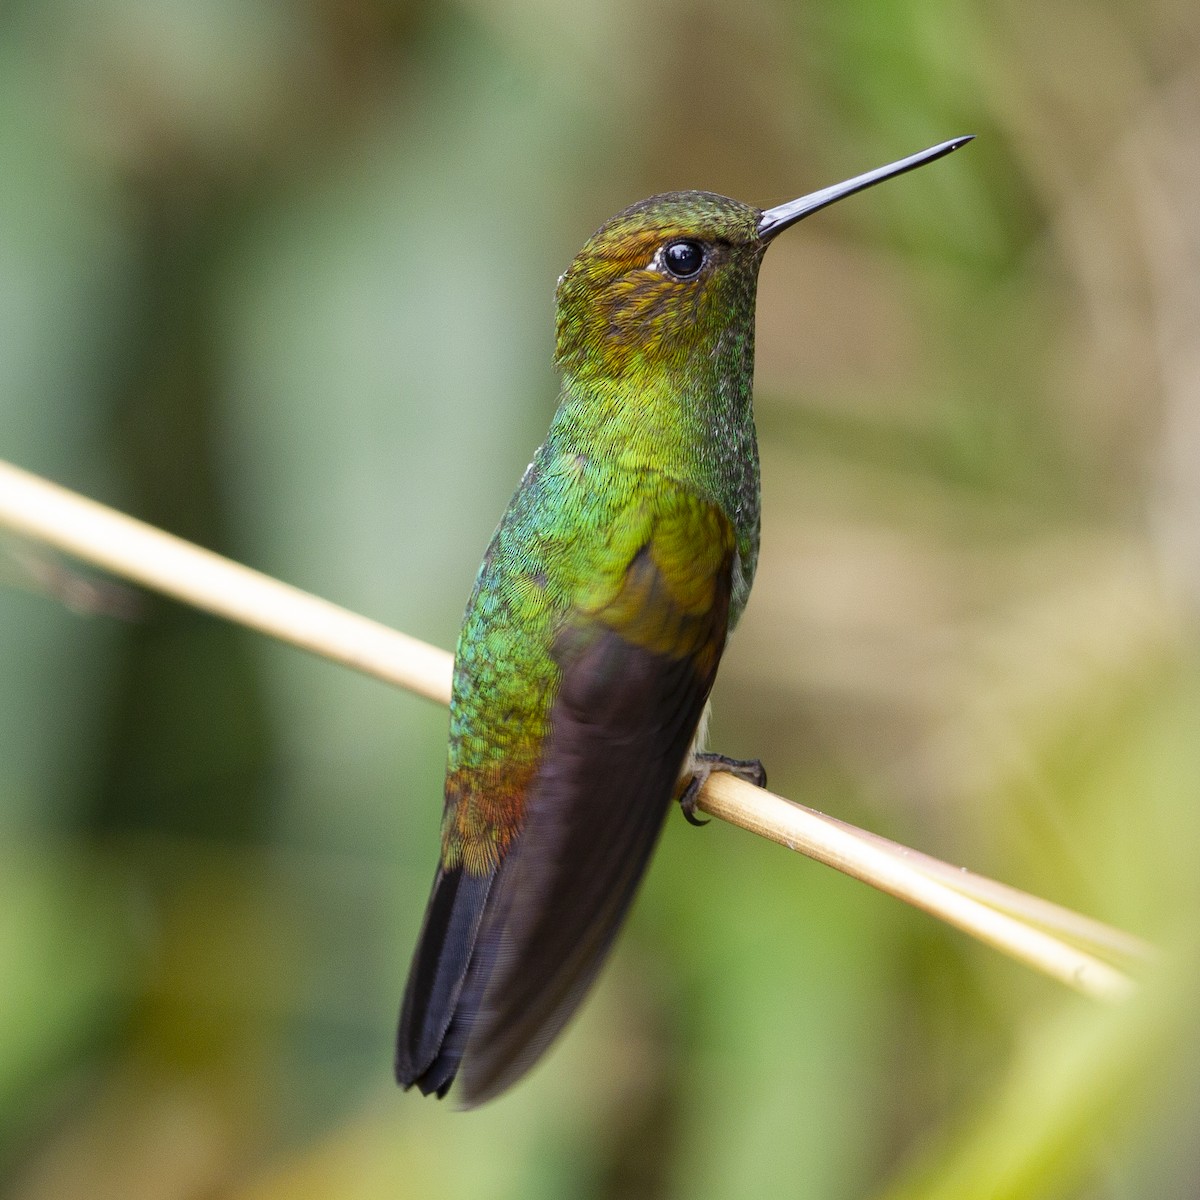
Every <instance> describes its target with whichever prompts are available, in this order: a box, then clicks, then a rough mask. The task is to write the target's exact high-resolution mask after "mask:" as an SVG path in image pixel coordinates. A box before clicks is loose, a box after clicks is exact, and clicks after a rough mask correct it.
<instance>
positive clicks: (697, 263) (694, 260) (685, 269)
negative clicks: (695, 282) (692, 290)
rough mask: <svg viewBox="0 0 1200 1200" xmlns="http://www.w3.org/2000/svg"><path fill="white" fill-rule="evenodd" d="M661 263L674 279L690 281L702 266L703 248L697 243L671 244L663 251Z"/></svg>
mask: <svg viewBox="0 0 1200 1200" xmlns="http://www.w3.org/2000/svg"><path fill="white" fill-rule="evenodd" d="M663 263H664V264H665V265H666V268H667V270H668V271H670V272H671V274H672V275H674V276H675V278H676V279H691V277H692V276H693V275H697V274H699V272H700V268H701V267H702V266H704V247H703V246H702V245H701V244H700V243H699V242H693V241H682V242H671V244H670V245H669V246H667V247H666V248H665V249H664V250H663Z"/></svg>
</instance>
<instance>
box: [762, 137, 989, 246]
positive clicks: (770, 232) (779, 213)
mask: <svg viewBox="0 0 1200 1200" xmlns="http://www.w3.org/2000/svg"><path fill="white" fill-rule="evenodd" d="M974 137H975V135H974V134H973V133H969V134H967V135H966V136H965V137H956V138H951V140H950V141H948V142H942V143H941V144H940V145H937V146H930V147H929V149H928V150H922V151H921V153H920V154H910V155H909V156H908V158H902V159H901V160H900V161H899V162H894V163H891V164H889V165H888V166H886V167H876V168H875V170H874V171H868V172H867V173H866V174H865V175H855V177H854V178H853V179H847V180H846V182H845V183H835V184H834V185H833V187H827V188H822V189H821V190H820V191H819V192H813V193H811V195H808V196H801V197H800V199H799V200H789V201H788V202H787V203H786V204H780V205H777V206H776V207H775V208H768V209H767V210H766V212H764V213H763V215H762V216H761V217H759V218H758V236H759V237H760V238H762V240H763V241H764V242H765V241H768V240H769V239H770V238H773V237H774V236H775V235H776V234H777V233H782V232H783V230H785V229H786V228H787V227H788V226H789V225H795V223H796V222H797V221H802V220H803V219H804V218H805V217H809V216H812V214H813V213H815V212H818V211H819V210H820V209H822V208H827V207H828V206H829V205H830V204H833V203H834V201H836V200H842V199H844V198H845V197H846V196H853V195H854V193H855V192H861V191H862V190H863V189H864V188H869V187H874V186H875V185H876V184H877V183H882V182H883V181H884V180H885V179H892V178H894V177H895V176H896V175H903V174H904V172H905V171H912V170H914V169H915V168H916V167H923V166H924V165H925V164H926V163H931V162H933V161H934V160H935V159H938V158H941V157H943V156H944V155H946V154H950V153H952V152H953V151H955V150H957V149H958V148H959V146H965V145H966V144H967V143H968V142H969V141H971V140H972V139H973V138H974Z"/></svg>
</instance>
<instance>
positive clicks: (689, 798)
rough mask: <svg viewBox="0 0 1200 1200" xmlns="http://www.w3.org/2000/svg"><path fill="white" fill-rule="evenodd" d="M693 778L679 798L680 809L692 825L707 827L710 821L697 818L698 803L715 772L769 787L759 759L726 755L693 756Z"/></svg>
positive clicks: (691, 765)
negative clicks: (724, 772)
mask: <svg viewBox="0 0 1200 1200" xmlns="http://www.w3.org/2000/svg"><path fill="white" fill-rule="evenodd" d="M689 766H690V767H691V778H690V779H689V780H688V782H687V786H686V787H685V788H684V789H683V791H682V792H681V793H680V796H679V807H680V808H681V809H683V815H684V816H685V817H686V818H687V819H688V823H689V824H692V825H707V824H708V820H707V819H705V820H702V819H701V818H700V817H698V816H696V802H697V801H698V800H699V799H700V789H701V788H702V787H704V785H705V783H706V782H707V781H708V777H709V776H710V775H711V774H712V773H713V772H714V771H727V772H728V773H729V774H730V775H734V776H736V777H737V778H738V779H742V780H744V781H745V782H746V783H752V784H754V786H755V787H766V786H767V772H766V769H765V768H764V767H763V765H762V763H760V762H759V761H758V759H757V758H747V759H742V758H726V757H725V755H724V754H693V755H692V760H691V762H690V764H689Z"/></svg>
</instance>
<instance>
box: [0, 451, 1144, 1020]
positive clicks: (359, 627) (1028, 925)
mask: <svg viewBox="0 0 1200 1200" xmlns="http://www.w3.org/2000/svg"><path fill="white" fill-rule="evenodd" d="M0 526H6V527H7V528H8V529H10V530H12V531H13V532H14V533H17V534H19V535H21V536H22V537H25V538H29V539H32V540H35V541H39V542H44V543H46V544H48V545H50V546H54V547H56V548H57V549H59V550H61V551H64V552H65V553H67V554H70V555H73V556H75V557H76V558H80V559H83V560H84V561H86V562H90V563H92V564H94V565H95V566H98V567H102V568H103V569H105V570H106V571H110V572H112V573H113V574H115V575H119V576H123V577H124V578H126V579H131V580H133V581H135V582H137V583H140V584H142V585H143V586H145V587H148V588H153V589H155V590H156V591H160V592H163V593H165V594H166V595H168V596H172V597H174V598H175V599H177V600H181V601H183V602H185V603H187V604H192V605H194V606H195V607H197V608H202V609H205V610H206V611H208V612H211V613H214V614H216V615H217V616H221V617H225V618H227V619H228V620H231V621H236V622H238V623H239V624H242V625H246V626H249V627H250V628H252V629H256V630H258V631H259V632H261V633H265V634H268V635H270V636H272V637H275V638H278V639H280V640H281V641H285V642H291V643H292V644H293V645H296V646H300V647H301V648H303V649H305V650H309V651H311V652H312V653H314V654H319V655H321V656H323V657H325V658H329V659H332V660H333V661H335V662H340V663H343V664H345V665H346V666H349V667H353V668H355V669H356V670H359V671H362V672H365V673H366V674H369V675H374V676H375V677H377V678H379V679H383V680H385V681H387V682H389V683H394V684H397V685H399V686H400V687H403V688H407V689H408V690H410V691H413V692H416V693H417V694H418V695H421V696H425V697H427V698H428V699H430V700H436V701H438V702H439V703H442V704H446V703H448V702H449V699H450V677H451V670H452V658H451V656H450V655H449V654H448V653H446V651H444V650H439V649H437V648H436V647H434V646H430V645H427V644H426V643H424V642H420V641H417V640H416V639H415V638H411V637H408V636H406V635H405V634H402V633H397V632H396V631H395V630H392V629H389V628H387V627H386V626H384V625H381V624H379V623H378V622H376V621H371V620H368V619H367V618H365V617H361V616H358V615H357V614H355V613H351V612H348V611H347V610H346V609H343V608H339V607H338V606H337V605H335V604H330V603H329V602H328V601H325V600H321V599H318V598H317V597H316V596H312V595H309V594H308V593H307V592H302V591H300V590H299V589H298V588H294V587H291V586H290V585H288V584H285V583H281V582H279V581H278V580H276V579H272V578H271V577H270V576H267V575H263V574H261V573H260V572H258V571H253V570H251V569H250V568H248V567H244V566H241V565H239V564H238V563H234V562H231V561H230V560H229V559H226V558H222V557H221V556H220V555H217V554H213V553H212V552H211V551H208V550H203V549H201V548H199V547H197V546H193V545H192V544H191V543H189V542H185V541H183V540H182V539H181V538H177V537H174V536H173V535H172V534H169V533H164V532H163V531H162V530H160V529H155V528H154V527H153V526H150V525H146V524H145V523H143V522H141V521H137V520H135V519H134V518H132V517H128V516H125V515H123V514H122V513H118V512H116V511H114V510H113V509H111V508H106V507H105V506H104V505H101V504H97V503H96V502H95V501H92V500H88V499H86V498H84V497H82V496H79V495H76V494H75V493H73V492H70V491H67V490H66V489H65V488H61V487H59V486H58V485H56V484H53V483H49V482H47V481H46V480H44V479H40V478H39V477H38V476H36V475H31V474H29V473H28V472H27V471H22V470H20V469H19V468H17V467H14V466H11V465H9V464H7V463H4V462H0ZM699 807H700V808H702V809H703V810H704V811H705V812H708V813H710V814H711V815H712V816H714V817H720V818H721V819H722V820H725V821H728V822H730V823H731V824H734V825H738V826H740V827H741V828H743V829H746V830H749V831H750V832H751V833H757V834H759V835H760V836H762V837H765V838H769V839H770V840H772V841H775V842H779V843H780V844H781V845H784V846H787V847H789V848H790V849H793V850H798V851H800V852H801V853H803V854H806V855H808V857H810V858H814V859H816V860H817V861H819V862H823V863H826V864H827V865H829V866H831V867H835V868H836V869H837V870H839V871H843V872H845V873H846V874H848V875H851V876H853V877H854V878H856V879H860V880H862V881H863V882H864V883H869V884H870V885H871V886H872V887H876V888H878V889H880V890H881V891H884V892H887V893H888V894H889V895H892V896H895V897H897V898H898V899H901V900H904V901H905V902H907V903H909V904H912V905H914V906H915V907H917V908H920V909H923V910H924V911H925V912H928V913H931V914H932V915H934V916H936V917H938V918H940V919H941V920H943V921H946V922H947V923H948V924H951V925H953V926H955V927H956V928H958V929H961V930H962V931H963V932H965V933H969V934H970V935H971V936H972V937H975V938H978V939H979V940H980V941H982V942H984V943H986V944H987V945H989V946H992V947H994V948H995V949H997V950H1000V951H1002V952H1003V953H1005V954H1008V955H1010V956H1011V957H1013V958H1015V959H1017V960H1019V961H1021V962H1023V963H1025V964H1027V965H1028V966H1030V967H1033V968H1034V969H1036V970H1039V971H1041V972H1043V973H1044V974H1046V975H1049V976H1050V977H1051V978H1054V979H1057V980H1059V981H1060V982H1061V983H1064V984H1066V985H1067V986H1069V987H1072V988H1075V989H1076V990H1077V991H1080V992H1083V993H1084V994H1086V995H1089V996H1092V997H1094V998H1096V999H1103V1000H1115V999H1119V998H1122V997H1124V996H1126V995H1128V994H1129V992H1130V991H1131V989H1132V986H1133V985H1132V983H1131V981H1130V979H1129V978H1128V976H1126V975H1124V974H1123V973H1122V972H1121V971H1120V970H1118V969H1117V968H1115V967H1113V966H1111V965H1109V964H1108V963H1106V962H1104V961H1102V960H1101V959H1100V958H1099V957H1097V956H1096V954H1093V953H1090V952H1089V951H1093V950H1094V951H1096V952H1097V953H1098V954H1101V955H1103V954H1108V955H1112V956H1116V957H1120V958H1124V959H1130V960H1132V959H1139V958H1145V957H1147V956H1148V955H1149V954H1150V952H1151V951H1150V948H1149V947H1147V946H1146V945H1145V943H1143V942H1141V941H1139V940H1138V939H1136V938H1133V937H1131V936H1130V935H1129V934H1126V933H1123V932H1122V931H1120V930H1116V929H1112V928H1110V927H1109V926H1107V925H1103V924H1101V923H1100V922H1098V921H1093V920H1092V919H1091V918H1088V917H1083V916H1080V915H1079V914H1077V913H1073V912H1071V911H1070V910H1069V909H1064V908H1061V907H1060V906H1058V905H1053V904H1050V903H1049V902H1048V901H1044V900H1041V899H1039V898H1037V897H1034V896H1029V895H1027V894H1026V893H1024V892H1019V891H1017V890H1016V889H1014V888H1009V887H1006V886H1005V885H1003V884H999V883H995V882H993V881H992V880H990V879H984V878H983V877H982V876H978V875H971V874H969V873H967V872H961V871H959V870H957V869H956V868H954V867H952V866H950V865H949V864H948V863H943V862H940V861H939V860H938V859H934V858H930V857H929V856H928V855H925V854H921V853H919V852H918V851H914V850H909V849H908V848H907V847H904V846H899V845H897V844H896V843H894V842H889V841H888V840H887V839H886V838H880V837H878V836H877V835H875V834H871V833H866V832H865V831H863V830H860V829H856V828H855V827H854V826H851V825H847V824H846V823H845V822H842V821H838V820H835V819H834V818H832V817H825V816H823V815H821V814H820V813H816V812H813V811H812V810H811V809H806V808H803V807H802V806H800V805H797V804H793V803H791V802H790V801H788V800H785V799H784V798H783V797H781V796H776V795H775V794H773V793H771V792H767V791H765V790H763V789H761V788H756V787H753V786H752V785H750V784H748V783H744V782H742V781H741V780H739V779H735V778H734V777H733V776H732V775H728V774H725V773H722V772H713V774H712V775H711V776H710V777H709V779H708V782H707V783H706V785H705V787H704V790H703V792H702V793H701V796H700V801H699ZM1059 934H1061V935H1062V937H1059V936H1056V935H1059ZM1063 938H1068V939H1070V940H1071V941H1073V942H1075V943H1076V944H1075V945H1071V944H1069V943H1068V941H1064V940H1063Z"/></svg>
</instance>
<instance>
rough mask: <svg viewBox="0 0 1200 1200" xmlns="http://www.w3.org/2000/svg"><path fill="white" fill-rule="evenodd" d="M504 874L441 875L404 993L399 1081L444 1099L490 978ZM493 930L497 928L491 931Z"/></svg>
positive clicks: (398, 1052)
mask: <svg viewBox="0 0 1200 1200" xmlns="http://www.w3.org/2000/svg"><path fill="white" fill-rule="evenodd" d="M498 874H499V870H498V869H496V868H494V869H493V870H491V871H490V872H488V873H486V874H483V875H474V874H472V873H471V872H470V871H468V870H466V869H465V868H464V867H462V866H458V867H455V868H453V869H452V870H449V871H446V870H442V869H440V868H439V870H438V873H437V875H436V877H435V878H434V881H433V893H432V894H431V895H430V897H429V906H428V907H427V908H426V910H425V922H424V924H423V926H422V927H421V936H420V938H419V939H418V940H417V949H416V953H415V954H414V955H413V962H412V967H411V968H410V970H409V973H408V984H407V985H406V987H405V989H404V1002H403V1004H402V1006H401V1009H400V1028H399V1031H398V1033H397V1035H396V1080H397V1082H399V1084H400V1085H401V1087H404V1088H410V1087H412V1086H413V1085H414V1084H416V1086H417V1087H418V1088H420V1090H421V1091H422V1092H424V1093H425V1095H427V1096H428V1095H429V1094H430V1093H432V1092H436V1093H437V1095H438V1096H439V1097H441V1096H444V1095H445V1094H446V1092H447V1091H448V1090H449V1088H450V1084H451V1083H452V1082H453V1081H454V1076H455V1074H456V1073H457V1072H458V1065H459V1062H460V1061H461V1060H462V1055H463V1050H464V1049H465V1047H466V1043H467V1036H468V1034H469V1033H470V1031H471V1025H472V1023H473V1022H474V1019H475V1015H476V1013H477V1012H478V1011H479V1005H480V1003H481V1001H482V999H483V989H484V985H485V984H486V983H487V979H488V976H489V975H490V974H491V968H492V965H493V959H494V957H495V949H494V946H493V945H492V943H493V942H495V941H496V938H495V937H489V936H488V935H487V934H486V932H485V929H484V926H485V921H484V914H485V910H486V909H487V902H488V897H489V896H490V895H491V893H492V889H493V887H494V886H495V884H496V877H497V875H498ZM493 927H494V926H493Z"/></svg>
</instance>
